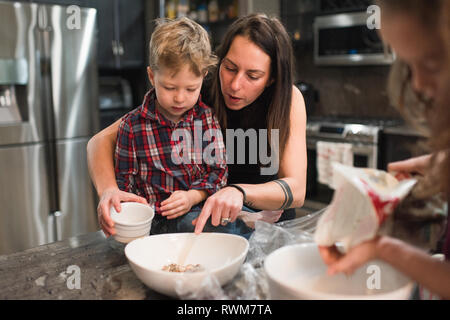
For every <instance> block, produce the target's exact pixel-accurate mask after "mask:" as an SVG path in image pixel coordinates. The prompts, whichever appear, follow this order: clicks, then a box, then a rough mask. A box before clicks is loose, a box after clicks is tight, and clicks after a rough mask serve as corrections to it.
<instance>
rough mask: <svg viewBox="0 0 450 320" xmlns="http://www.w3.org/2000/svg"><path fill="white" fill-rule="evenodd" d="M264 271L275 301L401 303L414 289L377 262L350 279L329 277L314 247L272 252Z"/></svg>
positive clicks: (409, 283)
mask: <svg viewBox="0 0 450 320" xmlns="http://www.w3.org/2000/svg"><path fill="white" fill-rule="evenodd" d="M264 269H265V271H266V274H267V276H268V280H269V288H270V294H271V298H272V299H274V300H277V299H307V300H310V299H314V300H334V299H342V300H348V299H353V300H366V299H383V300H391V299H393V300H402V299H408V298H409V297H410V295H411V291H412V289H413V286H414V284H413V282H412V281H411V280H410V279H409V278H407V277H406V276H404V275H403V274H402V273H400V272H398V271H397V270H395V269H394V268H393V267H391V266H390V265H389V264H387V263H384V262H382V261H379V260H375V261H370V262H368V263H367V264H366V265H364V266H363V267H361V268H359V269H358V270H356V271H355V273H354V274H353V275H351V276H346V275H344V274H337V275H333V276H329V275H327V274H326V271H327V266H326V265H325V263H324V262H323V261H322V258H321V257H320V254H319V249H318V248H317V245H316V244H315V243H308V244H297V245H290V246H285V247H282V248H280V249H278V250H275V251H274V252H272V253H271V254H270V255H269V256H267V258H266V259H265V262H264ZM375 277H379V278H378V279H377V278H375Z"/></svg>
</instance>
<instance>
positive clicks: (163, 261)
mask: <svg viewBox="0 0 450 320" xmlns="http://www.w3.org/2000/svg"><path fill="white" fill-rule="evenodd" d="M248 247H249V244H248V241H247V239H245V238H244V237H241V236H237V235H232V234H225V233H201V234H199V235H195V234H194V233H169V234H161V235H152V236H148V237H144V238H140V239H136V240H134V241H132V242H130V243H129V244H127V246H126V247H125V255H126V257H127V258H128V262H129V263H130V266H131V269H132V270H133V271H134V273H135V274H136V276H137V277H138V278H139V279H140V280H141V281H142V282H143V283H144V284H146V285H147V286H148V287H149V288H151V289H153V290H155V291H157V292H160V293H162V294H165V295H168V296H171V297H178V294H177V290H176V285H177V282H178V283H179V284H178V285H180V283H181V285H183V286H192V287H190V288H192V289H195V288H196V287H198V286H200V284H201V282H202V280H203V279H204V278H205V277H207V276H210V275H213V276H215V277H216V278H217V280H218V281H219V283H220V285H224V284H226V283H227V282H229V281H230V280H231V279H233V277H234V276H235V275H236V274H237V272H238V271H239V268H240V267H241V265H242V263H243V262H244V260H245V257H246V255H247V252H248ZM183 258H184V262H183V261H180V260H183ZM171 263H176V264H182V265H188V264H200V265H201V266H202V267H203V268H204V270H205V271H203V272H190V273H187V272H186V273H176V272H168V271H163V270H162V268H163V266H166V265H169V264H171ZM188 291H189V290H188Z"/></svg>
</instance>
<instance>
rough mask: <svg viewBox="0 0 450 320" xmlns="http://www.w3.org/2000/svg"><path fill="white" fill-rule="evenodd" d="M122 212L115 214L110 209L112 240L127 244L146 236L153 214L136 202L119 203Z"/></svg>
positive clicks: (146, 206)
mask: <svg viewBox="0 0 450 320" xmlns="http://www.w3.org/2000/svg"><path fill="white" fill-rule="evenodd" d="M121 207H122V210H121V211H120V212H117V211H116V209H114V207H111V210H110V215H111V219H112V220H113V221H114V229H116V234H114V239H115V240H116V241H119V242H122V243H128V242H130V241H133V240H135V239H137V238H141V237H145V236H148V235H149V233H150V228H151V226H152V221H153V217H154V216H155V212H154V211H153V209H152V208H151V207H150V206H148V205H145V204H142V203H137V202H123V203H121Z"/></svg>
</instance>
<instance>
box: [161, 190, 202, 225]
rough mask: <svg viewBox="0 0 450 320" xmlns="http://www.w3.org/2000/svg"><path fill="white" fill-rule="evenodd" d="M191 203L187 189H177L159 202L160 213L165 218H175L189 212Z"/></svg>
mask: <svg viewBox="0 0 450 320" xmlns="http://www.w3.org/2000/svg"><path fill="white" fill-rule="evenodd" d="M193 205H194V203H193V201H192V200H191V198H190V197H189V194H188V191H183V190H177V191H175V192H174V193H172V194H171V196H170V197H169V198H167V199H166V200H164V201H163V202H161V215H162V216H164V217H167V219H175V218H177V217H179V216H182V215H183V214H185V213H187V212H189V210H191V208H192V206H193Z"/></svg>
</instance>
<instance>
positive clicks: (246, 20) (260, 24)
mask: <svg viewBox="0 0 450 320" xmlns="http://www.w3.org/2000/svg"><path fill="white" fill-rule="evenodd" d="M238 35H240V36H244V37H247V38H248V39H249V40H250V41H251V42H253V43H254V44H256V45H257V46H258V47H259V48H261V49H262V50H263V51H264V52H265V53H266V54H267V55H268V56H269V57H270V59H271V70H270V72H271V79H272V80H273V83H272V84H271V85H270V86H269V87H267V88H266V89H265V90H268V95H267V96H269V97H271V99H270V101H268V103H269V109H268V114H267V129H268V138H269V141H271V135H270V134H271V129H279V141H278V143H279V150H280V151H279V152H280V156H279V161H280V162H281V159H282V157H283V154H284V149H285V146H286V144H287V140H288V138H289V132H290V111H291V102H292V86H293V81H294V76H293V65H294V59H293V52H292V44H291V40H290V38H289V35H288V34H287V32H286V30H285V28H284V27H283V25H282V24H281V23H280V22H279V21H278V20H277V19H276V18H268V17H267V16H265V15H263V14H251V15H248V16H245V17H242V18H240V19H238V20H236V21H235V22H234V23H233V24H232V25H231V26H230V28H229V29H228V32H227V33H226V35H225V37H224V40H223V41H222V45H221V46H220V47H219V48H218V50H217V52H216V54H217V56H218V58H219V66H218V67H217V69H216V71H215V73H214V79H213V84H212V87H211V90H212V93H211V94H212V99H213V103H214V109H215V112H216V116H217V118H218V120H219V122H220V125H221V126H222V130H225V129H226V128H227V114H226V108H227V106H226V104H225V101H224V99H223V94H222V90H221V86H220V76H219V72H220V64H221V63H222V60H223V59H224V58H225V56H226V55H227V53H228V50H229V49H230V46H231V43H232V42H233V40H234V38H235V37H236V36H238ZM273 150H274V149H273V148H271V151H272V152H273ZM275 150H276V149H275Z"/></svg>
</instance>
